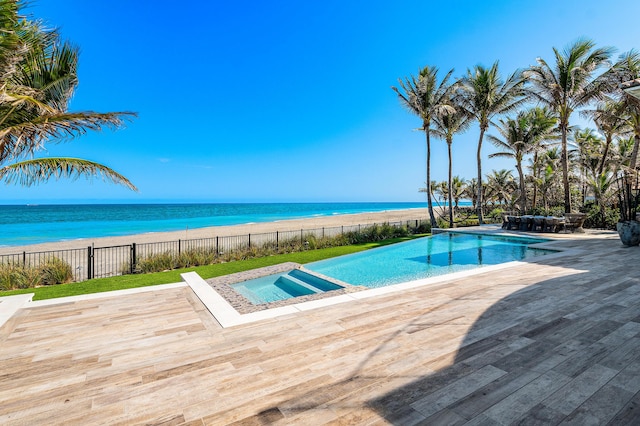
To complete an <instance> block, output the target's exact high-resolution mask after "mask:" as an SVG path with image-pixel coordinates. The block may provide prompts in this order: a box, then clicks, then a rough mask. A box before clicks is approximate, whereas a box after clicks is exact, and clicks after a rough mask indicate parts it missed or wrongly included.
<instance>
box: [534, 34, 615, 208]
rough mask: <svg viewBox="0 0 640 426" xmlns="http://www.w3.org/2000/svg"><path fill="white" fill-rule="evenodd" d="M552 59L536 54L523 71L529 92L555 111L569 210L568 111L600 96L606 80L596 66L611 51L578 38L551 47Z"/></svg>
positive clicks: (605, 63) (603, 62) (604, 90)
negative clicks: (597, 47)
mask: <svg viewBox="0 0 640 426" xmlns="http://www.w3.org/2000/svg"><path fill="white" fill-rule="evenodd" d="M553 53H554V57H555V58H554V59H555V62H553V63H548V62H547V61H545V60H544V59H542V58H538V59H537V60H536V61H537V63H538V64H537V65H534V66H532V67H530V68H529V70H528V71H526V73H525V75H526V76H527V78H528V79H529V81H530V82H531V83H532V84H533V90H531V91H530V94H531V95H532V96H533V98H535V99H537V100H538V101H539V102H541V103H542V104H543V105H546V106H548V107H549V108H550V109H551V110H552V111H554V112H555V114H556V117H557V118H558V127H559V130H560V134H561V141H562V145H561V146H562V184H563V187H564V208H565V212H566V213H571V187H570V185H569V158H568V151H567V136H568V132H569V127H570V118H571V114H572V113H573V112H574V111H575V110H577V109H579V108H583V107H585V106H587V105H588V104H590V103H591V102H593V101H594V100H600V99H602V97H603V96H604V95H605V93H606V92H607V90H608V88H609V86H608V85H607V83H608V82H609V81H608V79H607V77H608V76H607V74H606V73H600V74H598V70H599V69H601V68H602V67H603V66H605V65H607V64H609V58H610V57H611V55H612V53H613V49H612V48H610V47H604V48H599V49H596V48H595V43H594V42H593V41H591V40H587V39H580V40H578V41H576V42H575V43H574V44H572V45H570V46H568V47H567V48H566V49H565V50H564V51H562V52H560V51H558V49H556V48H555V47H554V48H553Z"/></svg>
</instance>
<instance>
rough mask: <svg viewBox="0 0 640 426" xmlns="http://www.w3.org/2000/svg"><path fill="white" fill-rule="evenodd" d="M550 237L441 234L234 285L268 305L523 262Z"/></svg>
mask: <svg viewBox="0 0 640 426" xmlns="http://www.w3.org/2000/svg"><path fill="white" fill-rule="evenodd" d="M547 241H550V240H547V239H542V238H529V237H509V236H498V235H485V234H482V235H480V234H465V233H454V232H451V233H443V234H437V235H433V236H430V237H424V238H418V239H416V240H412V241H407V242H403V243H398V244H393V245H389V246H386V247H380V248H376V249H372V250H367V251H364V252H360V253H355V254H350V255H345V256H340V257H335V258H332V259H327V260H323V261H319V262H314V263H309V264H307V265H305V270H306V271H307V272H309V273H307V272H305V271H300V270H293V271H287V272H284V273H279V274H273V275H268V276H265V277H261V278H257V279H253V280H249V281H244V282H240V283H237V284H233V285H232V287H233V288H234V290H236V291H237V292H238V293H240V294H242V295H243V296H245V297H246V298H247V299H249V300H250V301H251V303H253V304H262V303H269V302H274V301H278V300H284V299H289V298H295V297H299V296H304V295H310V294H314V293H323V292H327V291H332V290H337V289H341V288H343V287H342V286H340V285H337V284H336V283H334V282H331V281H328V280H326V279H324V278H323V277H318V276H316V275H314V273H318V274H321V275H322V276H325V277H328V278H329V279H332V280H333V279H335V280H338V282H341V283H343V284H344V283H348V284H351V285H360V286H365V287H370V288H376V287H384V286H388V285H393V284H398V283H402V282H407V281H414V280H418V279H422V278H429V277H433V276H438V275H443V274H449V273H453V272H458V271H464V270H469V269H475V268H479V267H482V266H487V265H496V264H500V263H506V262H511V261H515V260H524V259H529V258H534V257H538V256H544V255H546V254H549V253H555V251H553V250H547V249H539V248H535V247H530V245H532V244H537V243H542V242H547Z"/></svg>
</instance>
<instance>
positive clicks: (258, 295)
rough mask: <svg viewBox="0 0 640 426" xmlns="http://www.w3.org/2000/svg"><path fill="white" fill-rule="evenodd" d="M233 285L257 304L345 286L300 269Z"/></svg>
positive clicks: (232, 285)
mask: <svg viewBox="0 0 640 426" xmlns="http://www.w3.org/2000/svg"><path fill="white" fill-rule="evenodd" d="M231 287H232V288H233V289H234V290H235V291H237V292H238V293H240V294H241V295H243V296H244V297H246V298H247V299H248V300H249V301H251V303H254V304H256V305H259V304H263V303H269V302H275V301H278V300H285V299H290V298H293V297H299V296H308V295H311V294H316V293H324V292H327V291H332V290H340V289H342V288H344V287H343V286H341V285H339V284H337V283H334V282H331V281H329V280H327V279H325V278H323V277H321V276H319V275H316V274H314V273H313V272H308V271H303V270H300V269H292V270H290V271H287V272H283V273H279V274H273V275H267V276H264V277H260V278H255V279H252V280H248V281H244V282H240V283H236V284H231Z"/></svg>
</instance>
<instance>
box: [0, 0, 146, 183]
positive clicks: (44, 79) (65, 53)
mask: <svg viewBox="0 0 640 426" xmlns="http://www.w3.org/2000/svg"><path fill="white" fill-rule="evenodd" d="M19 5H20V3H19V2H17V1H11V0H9V1H3V2H1V3H0V33H2V37H0V180H4V181H5V182H7V183H18V184H22V185H26V186H29V185H33V184H36V183H39V182H44V181H46V180H48V179H50V178H60V177H72V178H76V177H78V176H83V175H84V176H93V175H101V176H102V177H103V178H104V179H106V180H109V181H112V182H115V183H120V184H123V185H125V186H127V187H128V188H131V189H134V190H135V189H136V188H135V186H133V184H132V183H131V182H130V181H129V180H128V179H126V178H125V177H124V176H122V175H120V174H119V173H117V172H115V171H113V170H112V169H110V168H108V167H106V166H104V165H101V164H99V163H96V162H92V161H88V160H81V159H77V158H51V157H47V158H34V154H35V153H36V152H38V151H39V150H41V149H43V146H44V144H45V143H50V142H52V143H59V142H63V141H67V140H70V139H73V138H74V137H77V136H79V135H82V134H84V133H86V132H87V131H89V130H101V129H103V128H105V127H106V128H111V129H117V128H119V127H121V126H122V125H123V124H124V122H125V121H126V120H129V119H131V118H133V117H135V116H136V115H135V114H134V113H131V112H113V113H96V112H93V111H82V112H69V111H68V103H69V100H70V99H71V97H72V96H73V93H74V91H75V88H76V86H77V84H78V79H77V72H76V71H77V63H78V48H77V47H75V46H73V45H71V44H70V43H68V42H62V41H61V39H60V36H59V34H58V33H57V32H56V31H55V30H53V31H49V30H44V29H43V28H42V27H41V24H40V23H39V22H35V21H29V20H27V19H26V18H23V17H21V16H19V14H18V13H19Z"/></svg>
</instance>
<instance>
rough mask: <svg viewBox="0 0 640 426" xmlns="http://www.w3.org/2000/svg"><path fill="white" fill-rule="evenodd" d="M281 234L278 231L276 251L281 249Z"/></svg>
mask: <svg viewBox="0 0 640 426" xmlns="http://www.w3.org/2000/svg"><path fill="white" fill-rule="evenodd" d="M279 237H280V234H279V233H278V231H276V251H280V238H279Z"/></svg>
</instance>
